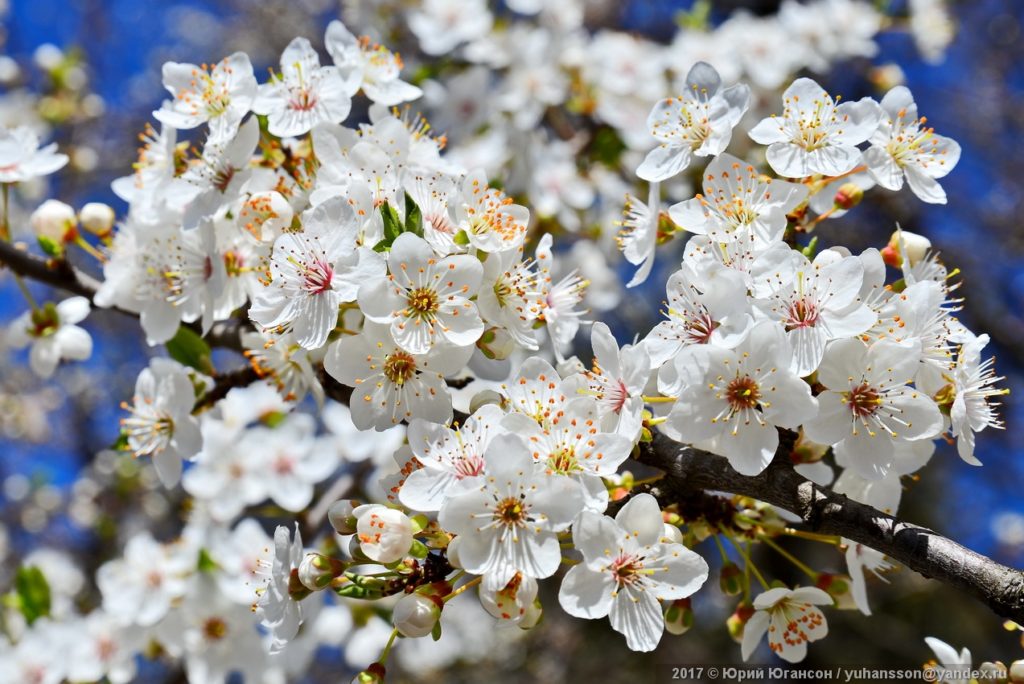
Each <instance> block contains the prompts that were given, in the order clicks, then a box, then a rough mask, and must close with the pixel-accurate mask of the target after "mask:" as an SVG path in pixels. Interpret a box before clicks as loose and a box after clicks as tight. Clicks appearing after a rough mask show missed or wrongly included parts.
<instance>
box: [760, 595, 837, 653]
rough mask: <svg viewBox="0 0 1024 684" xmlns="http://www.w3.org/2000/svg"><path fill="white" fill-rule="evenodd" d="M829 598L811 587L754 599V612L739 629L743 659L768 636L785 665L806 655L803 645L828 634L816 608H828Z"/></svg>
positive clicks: (822, 616)
mask: <svg viewBox="0 0 1024 684" xmlns="http://www.w3.org/2000/svg"><path fill="white" fill-rule="evenodd" d="M833 603H834V602H833V600H832V597H831V596H829V595H828V594H826V593H825V592H824V591H822V590H821V589H817V588H815V587H800V588H798V589H786V588H784V587H777V588H775V589H768V590H767V591H765V592H764V593H762V594H759V595H758V596H757V597H756V598H754V608H755V609H756V612H755V613H754V615H753V616H752V617H751V618H750V620H749V621H748V622H747V624H746V626H745V627H744V628H743V645H742V648H743V660H747V659H748V658H749V657H750V655H751V654H752V653H753V652H754V649H755V648H756V647H757V644H758V643H759V642H760V641H761V639H762V637H764V635H765V633H766V632H767V634H768V646H769V648H771V649H772V652H773V653H775V654H776V655H777V656H779V657H780V658H782V659H783V660H785V661H786V662H788V663H799V662H800V661H801V660H803V659H804V658H805V657H806V656H807V644H809V643H811V642H812V641H818V640H819V639H824V638H825V636H826V635H827V634H828V625H827V624H826V623H825V615H824V614H823V613H822V612H821V609H819V608H818V606H831V605H832V604H833Z"/></svg>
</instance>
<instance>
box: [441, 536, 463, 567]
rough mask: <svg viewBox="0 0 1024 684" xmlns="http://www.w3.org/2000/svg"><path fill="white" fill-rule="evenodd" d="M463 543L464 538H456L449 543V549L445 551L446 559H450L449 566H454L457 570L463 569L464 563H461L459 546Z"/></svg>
mask: <svg viewBox="0 0 1024 684" xmlns="http://www.w3.org/2000/svg"><path fill="white" fill-rule="evenodd" d="M460 543H462V537H455V539H452V540H451V541H450V542H448V548H447V549H445V557H446V558H448V565H450V566H452V567H453V568H455V569H456V570H461V569H462V563H461V562H460V561H459V544H460Z"/></svg>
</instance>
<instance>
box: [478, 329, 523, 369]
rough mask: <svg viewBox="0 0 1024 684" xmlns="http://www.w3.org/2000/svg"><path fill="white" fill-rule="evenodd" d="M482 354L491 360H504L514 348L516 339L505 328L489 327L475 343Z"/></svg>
mask: <svg viewBox="0 0 1024 684" xmlns="http://www.w3.org/2000/svg"><path fill="white" fill-rule="evenodd" d="M476 346H477V348H478V349H479V350H480V351H481V352H482V353H483V355H484V356H486V357H487V358H489V359H491V360H492V361H504V360H505V359H507V358H508V357H509V355H510V354H511V353H512V352H513V351H515V349H516V341H515V340H514V339H513V338H512V336H511V335H510V334H509V333H508V331H507V330H503V329H501V328H489V329H487V330H485V331H484V334H483V335H481V336H480V339H479V340H477V343H476Z"/></svg>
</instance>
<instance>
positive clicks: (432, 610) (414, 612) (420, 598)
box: [391, 594, 441, 638]
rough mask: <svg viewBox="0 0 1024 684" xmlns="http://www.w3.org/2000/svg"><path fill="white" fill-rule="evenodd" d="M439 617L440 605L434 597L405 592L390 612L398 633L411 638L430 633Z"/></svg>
mask: <svg viewBox="0 0 1024 684" xmlns="http://www.w3.org/2000/svg"><path fill="white" fill-rule="evenodd" d="M440 618H441V606H440V605H438V602H437V601H436V600H435V599H434V598H432V597H430V596H424V595H423V594H406V595H405V596H403V597H402V598H400V599H399V600H398V603H396V604H395V609H394V611H392V613H391V621H392V622H393V623H394V625H395V629H397V630H398V633H399V634H401V635H402V636H406V637H411V638H416V637H424V636H427V635H428V634H430V633H431V632H432V631H433V630H434V625H436V624H437V621H438V620H439V619H440Z"/></svg>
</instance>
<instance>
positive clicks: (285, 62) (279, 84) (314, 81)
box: [252, 38, 359, 138]
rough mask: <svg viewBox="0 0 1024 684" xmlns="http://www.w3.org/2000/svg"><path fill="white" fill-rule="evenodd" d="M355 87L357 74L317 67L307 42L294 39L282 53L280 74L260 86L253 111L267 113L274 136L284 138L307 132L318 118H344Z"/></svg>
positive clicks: (311, 49) (348, 109) (315, 57)
mask: <svg viewBox="0 0 1024 684" xmlns="http://www.w3.org/2000/svg"><path fill="white" fill-rule="evenodd" d="M353 76H355V78H354V77H353ZM358 89H359V82H358V74H354V73H348V74H344V73H343V72H342V70H341V69H339V67H336V66H333V67H322V66H320V58H319V57H318V56H317V54H316V51H315V50H314V49H313V46H312V45H310V44H309V41H308V40H306V39H305V38H295V39H294V40H292V42H291V43H289V44H288V47H286V48H285V49H284V52H282V53H281V71H280V73H278V74H275V75H274V76H273V77H272V78H271V80H270V81H269V82H267V83H264V84H263V85H261V86H260V87H259V91H258V92H257V94H256V99H255V100H254V101H253V103H252V110H253V111H254V112H255V113H257V114H265V115H267V130H269V131H270V132H271V133H272V134H273V135H276V136H279V137H282V138H287V137H292V136H297V135H302V134H304V133H308V132H309V131H310V130H311V129H312V128H313V126H315V125H316V124H318V123H319V122H321V121H330V122H332V123H341V122H342V121H344V120H345V117H347V116H348V113H349V111H350V110H351V109H352V96H353V95H354V94H355V93H356V91H357V90H358Z"/></svg>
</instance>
